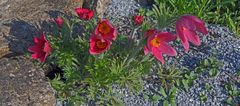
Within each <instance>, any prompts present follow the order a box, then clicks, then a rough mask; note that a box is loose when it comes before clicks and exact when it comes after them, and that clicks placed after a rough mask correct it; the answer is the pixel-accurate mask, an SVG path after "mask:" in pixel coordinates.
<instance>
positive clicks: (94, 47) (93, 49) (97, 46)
mask: <svg viewBox="0 0 240 106" xmlns="http://www.w3.org/2000/svg"><path fill="white" fill-rule="evenodd" d="M111 44H112V42H110V41H109V40H107V39H103V38H102V37H100V36H96V35H92V36H91V37H90V49H89V52H90V54H100V53H102V52H104V51H106V50H108V49H109V48H110V46H111Z"/></svg>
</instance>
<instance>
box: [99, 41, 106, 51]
mask: <svg viewBox="0 0 240 106" xmlns="http://www.w3.org/2000/svg"><path fill="white" fill-rule="evenodd" d="M96 45H97V47H98V48H100V49H103V48H105V47H106V46H107V43H106V42H102V41H97V42H96Z"/></svg>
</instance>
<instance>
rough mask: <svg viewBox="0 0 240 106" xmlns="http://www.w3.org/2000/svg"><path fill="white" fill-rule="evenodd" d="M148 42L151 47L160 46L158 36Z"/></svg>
mask: <svg viewBox="0 0 240 106" xmlns="http://www.w3.org/2000/svg"><path fill="white" fill-rule="evenodd" d="M150 44H151V45H152V46H153V47H158V46H160V38H158V37H155V38H153V39H152V40H151V41H150Z"/></svg>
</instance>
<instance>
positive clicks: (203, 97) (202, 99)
mask: <svg viewBox="0 0 240 106" xmlns="http://www.w3.org/2000/svg"><path fill="white" fill-rule="evenodd" d="M200 100H201V101H203V102H205V101H207V96H206V95H205V94H204V93H203V92H201V93H200Z"/></svg>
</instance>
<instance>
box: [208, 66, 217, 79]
mask: <svg viewBox="0 0 240 106" xmlns="http://www.w3.org/2000/svg"><path fill="white" fill-rule="evenodd" d="M209 75H210V76H211V77H215V76H217V75H218V69H216V68H213V69H210V71H209Z"/></svg>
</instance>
